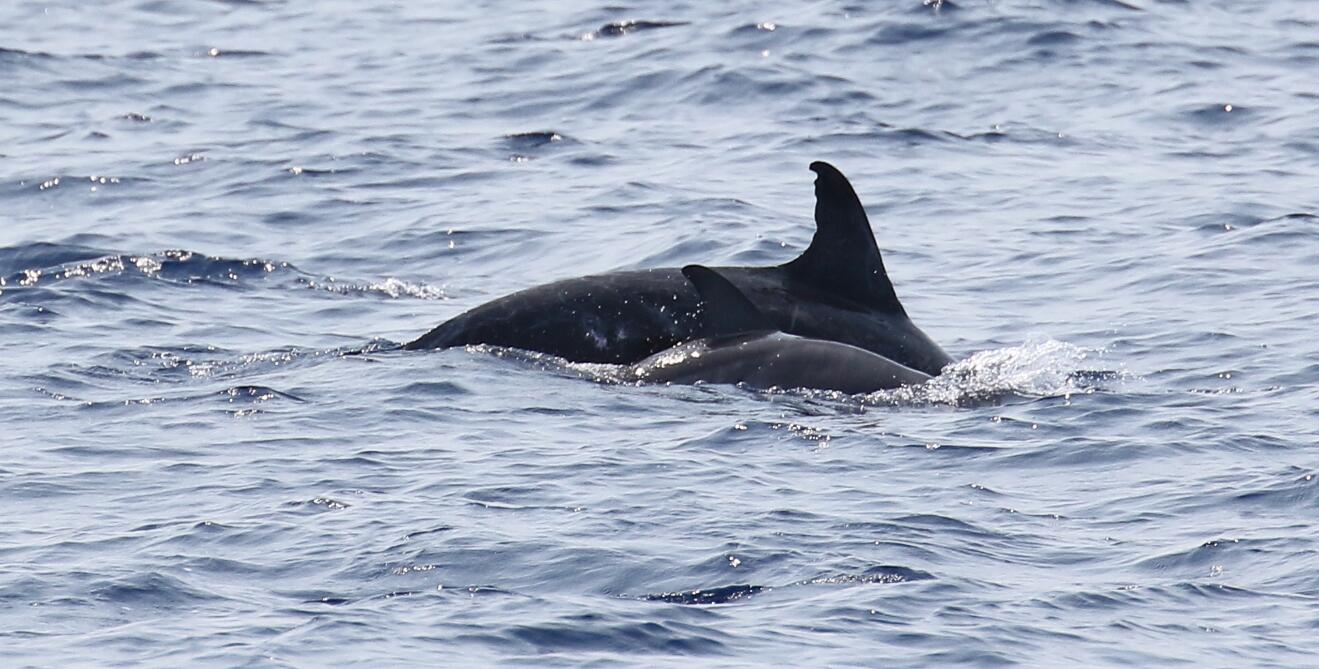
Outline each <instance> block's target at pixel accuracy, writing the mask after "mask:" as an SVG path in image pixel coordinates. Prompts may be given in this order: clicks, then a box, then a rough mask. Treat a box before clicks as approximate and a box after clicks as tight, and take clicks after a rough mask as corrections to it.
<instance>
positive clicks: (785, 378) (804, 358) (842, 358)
mask: <svg viewBox="0 0 1319 669" xmlns="http://www.w3.org/2000/svg"><path fill="white" fill-rule="evenodd" d="M682 274H683V276H685V277H686V278H687V279H688V280H689V281H691V283H692V285H693V286H694V287H695V289H696V292H697V293H699V294H700V296H701V310H702V312H703V314H704V315H705V322H706V323H707V325H708V327H709V328H710V330H711V331H712V332H713V334H712V335H711V336H710V337H706V338H702V339H698V340H695V341H690V342H686V343H683V344H679V345H677V346H675V347H673V348H671V349H668V350H665V351H661V352H659V353H656V354H654V355H652V356H650V357H649V358H646V359H645V360H643V361H641V362H640V363H638V364H636V365H633V366H632V367H631V368H630V369H629V370H628V374H627V378H629V379H631V380H637V381H642V382H655V383H728V384H736V383H740V384H743V385H746V386H749V387H752V388H815V389H820V390H838V391H842V392H845V393H849V394H857V393H870V392H874V391H877V390H887V389H890V388H897V387H898V386H903V385H915V384H918V383H923V382H924V381H927V380H929V378H930V376H929V375H928V374H925V373H924V372H919V371H917V370H914V369H911V368H910V367H907V366H905V365H901V364H898V363H896V362H894V361H892V360H889V359H888V358H885V357H884V356H881V355H878V354H876V353H872V352H870V351H867V350H865V349H861V348H857V347H855V346H852V345H850V344H843V343H840V342H836V341H826V340H823V339H811V338H807V337H798V336H796V335H790V334H786V333H783V332H778V331H777V330H776V329H775V328H774V326H773V325H772V324H771V323H770V321H769V319H767V318H766V317H765V316H764V314H762V313H760V310H759V309H757V308H756V306H755V305H753V304H752V303H751V301H750V300H748V299H747V298H746V296H745V295H743V294H742V293H741V291H739V290H738V289H737V287H736V286H734V285H733V284H732V283H730V282H729V281H728V280H727V279H725V278H724V277H722V276H720V274H719V273H718V272H716V271H714V270H712V269H709V268H708V267H702V266H700V265H688V266H687V267H684V268H683V269H682Z"/></svg>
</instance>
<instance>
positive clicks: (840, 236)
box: [784, 160, 907, 314]
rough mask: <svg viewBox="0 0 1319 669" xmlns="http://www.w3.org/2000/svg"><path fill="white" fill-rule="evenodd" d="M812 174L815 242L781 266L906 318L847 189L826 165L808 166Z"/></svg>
mask: <svg viewBox="0 0 1319 669" xmlns="http://www.w3.org/2000/svg"><path fill="white" fill-rule="evenodd" d="M811 171H812V172H815V174H816V175H817V176H816V177H815V237H814V238H812V239H811V245H810V246H808V247H807V248H806V251H805V252H803V253H802V254H801V255H800V256H798V257H797V259H796V260H793V261H791V262H789V263H787V264H786V265H784V267H785V268H786V269H787V270H788V273H789V274H790V275H791V276H792V277H793V278H795V279H797V280H798V281H802V282H805V283H808V284H811V285H813V286H816V287H818V288H821V289H823V290H827V291H829V292H831V293H834V294H836V295H840V296H843V297H846V298H848V299H850V300H852V301H854V302H858V303H860V304H863V305H866V306H868V307H873V308H875V309H880V310H883V311H895V312H898V313H902V314H905V313H907V312H906V311H905V310H904V309H903V308H902V304H901V303H900V302H898V296H897V293H894V292H893V284H892V283H891V282H890V281H889V278H888V273H887V272H885V271H884V260H883V259H882V258H880V256H879V245H877V244H876V243H875V233H874V232H873V231H872V230H871V229H870V219H868V218H866V210H865V209H864V208H863V207H862V206H861V200H860V198H858V197H857V196H856V191H854V190H852V184H850V183H848V181H847V177H845V176H843V173H842V172H839V171H838V168H836V167H834V166H833V165H830V164H829V163H826V162H821V161H818V160H817V161H815V162H813V163H811Z"/></svg>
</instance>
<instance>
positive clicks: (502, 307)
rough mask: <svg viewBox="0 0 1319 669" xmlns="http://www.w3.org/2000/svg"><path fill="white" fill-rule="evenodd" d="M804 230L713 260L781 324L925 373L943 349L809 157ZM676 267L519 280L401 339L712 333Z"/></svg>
mask: <svg viewBox="0 0 1319 669" xmlns="http://www.w3.org/2000/svg"><path fill="white" fill-rule="evenodd" d="M811 170H812V171H814V172H815V173H816V175H817V176H816V179H815V224H816V230H815V237H814V238H813V239H812V240H811V245H810V246H809V247H807V249H806V251H805V252H803V253H802V254H801V255H800V256H799V257H797V258H796V259H795V260H792V261H790V262H787V263H785V264H782V265H777V266H771V267H717V268H715V269H716V270H718V272H719V273H720V274H721V275H723V277H724V278H726V279H727V280H728V281H730V282H732V283H733V285H734V286H736V287H737V289H738V290H739V291H741V292H742V293H743V294H744V295H746V296H747V298H748V299H750V300H751V302H752V304H754V305H755V306H756V307H757V308H758V309H759V310H760V312H761V313H763V314H764V315H765V317H767V318H768V319H769V321H770V323H772V324H773V326H774V329H775V330H778V331H780V332H784V333H788V334H794V335H798V336H802V337H807V338H810V339H824V340H828V341H837V342H842V343H845V344H851V345H853V346H857V347H859V348H863V349H866V350H868V351H871V352H874V353H877V354H879V355H882V356H884V357H886V358H889V359H890V360H893V361H894V362H897V363H900V364H902V365H905V366H907V367H911V368H913V369H917V370H920V371H922V372H925V373H926V374H931V375H936V374H938V373H939V371H940V370H941V369H943V367H944V365H947V364H948V363H950V362H952V358H950V357H949V356H948V354H947V353H944V351H943V349H941V348H939V346H938V344H935V343H934V342H933V341H931V340H930V338H929V337H927V336H926V335H925V333H924V332H921V331H920V329H919V328H917V327H916V326H915V324H913V323H912V322H911V319H909V318H907V312H906V311H905V310H903V308H902V304H901V303H899V302H898V297H897V294H896V293H894V292H893V284H892V283H890V282H889V278H888V273H887V272H885V271H884V261H883V260H882V259H881V258H880V256H879V246H878V245H877V244H876V243H875V236H874V233H873V232H872V231H871V229H870V221H869V219H867V218H866V211H865V209H864V208H862V206H861V200H860V199H858V198H857V196H856V192H855V191H853V190H852V185H851V184H850V183H848V181H847V177H844V176H843V174H842V172H839V171H838V170H837V169H835V168H834V166H832V165H830V164H828V163H823V162H814V163H811ZM699 301H700V297H699V295H698V294H697V292H696V290H695V288H693V287H692V284H691V283H690V282H688V281H687V279H685V278H684V277H683V275H682V272H681V271H680V270H679V269H678V268H662V269H647V270H636V271H626V272H613V273H609V274H599V275H594V276H584V277H580V278H576V279H566V280H563V281H556V282H554V283H549V284H545V285H542V286H536V287H534V288H528V289H526V290H522V291H519V292H516V293H513V294H512V295H507V296H505V297H501V298H499V299H497V300H494V301H491V302H487V303H486V304H483V305H481V306H479V307H476V308H474V309H471V310H470V311H467V312H465V313H462V314H459V315H458V316H455V317H453V318H451V319H449V320H448V321H445V322H444V323H441V324H440V325H439V326H437V327H436V328H435V329H433V330H431V331H430V332H428V333H426V334H425V335H422V336H421V337H419V338H417V339H416V340H414V341H411V342H408V343H407V344H405V345H404V348H406V349H428V348H447V347H450V346H464V345H467V344H490V345H495V346H507V347H512V348H520V349H527V350H532V351H541V352H544V353H549V354H552V355H557V356H559V357H562V358H565V359H567V360H570V361H573V362H607V363H613V364H632V363H635V362H638V361H640V360H641V359H643V358H645V357H646V356H649V355H652V354H654V353H656V352H659V351H662V350H664V349H667V348H672V347H673V346H675V345H677V344H679V343H682V342H685V341H691V340H694V339H700V338H704V337H708V336H710V335H711V331H710V329H709V327H708V324H707V323H706V319H705V318H704V316H703V315H702V313H701V310H700V309H699V308H698V303H699Z"/></svg>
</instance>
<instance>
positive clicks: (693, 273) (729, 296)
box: [682, 265, 776, 337]
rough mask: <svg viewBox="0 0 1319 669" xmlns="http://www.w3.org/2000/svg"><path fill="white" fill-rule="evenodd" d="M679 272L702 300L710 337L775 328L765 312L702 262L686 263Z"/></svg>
mask: <svg viewBox="0 0 1319 669" xmlns="http://www.w3.org/2000/svg"><path fill="white" fill-rule="evenodd" d="M682 275H683V276H685V277H687V280H688V281H690V282H692V285H693V286H695V287H696V292H697V293H699V294H700V296H701V301H702V302H704V303H705V306H704V312H705V323H706V325H707V327H708V328H709V335H710V336H713V337H722V336H725V335H733V334H741V333H743V332H761V331H765V330H774V329H776V328H775V327H774V325H773V324H772V323H770V322H769V319H768V318H766V317H765V314H763V313H761V311H760V309H757V308H756V305H754V304H752V303H751V300H749V299H747V296H746V295H745V294H743V293H742V291H740V290H738V288H737V286H734V285H733V282H731V281H729V280H728V279H725V278H724V275H722V274H720V273H719V272H716V271H714V270H712V269H710V268H709V267H706V266H704V265H688V266H686V267H684V268H682Z"/></svg>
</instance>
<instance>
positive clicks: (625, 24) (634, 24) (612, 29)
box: [581, 20, 690, 42]
mask: <svg viewBox="0 0 1319 669" xmlns="http://www.w3.org/2000/svg"><path fill="white" fill-rule="evenodd" d="M685 25H690V24H689V23H688V22H686V21H636V20H627V21H612V22H610V23H606V24H604V25H602V26H600V27H599V28H598V29H596V30H593V31H591V32H589V33H586V34H585V35H582V37H581V40H582V41H583V42H590V41H592V40H596V39H599V38H601V37H622V36H624V35H630V34H632V33H635V32H641V31H643V30H657V29H659V28H673V27H676V26H685Z"/></svg>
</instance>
